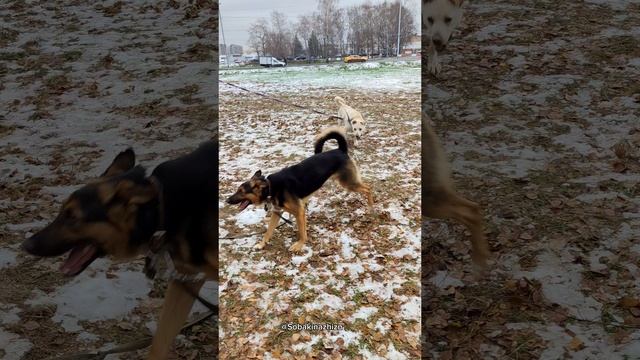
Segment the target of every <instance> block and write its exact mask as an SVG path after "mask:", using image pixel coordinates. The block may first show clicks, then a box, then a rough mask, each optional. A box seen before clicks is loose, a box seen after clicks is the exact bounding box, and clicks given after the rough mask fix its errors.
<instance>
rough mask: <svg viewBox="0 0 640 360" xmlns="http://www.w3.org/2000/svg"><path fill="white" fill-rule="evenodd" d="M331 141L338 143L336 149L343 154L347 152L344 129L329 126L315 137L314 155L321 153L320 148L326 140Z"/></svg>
mask: <svg viewBox="0 0 640 360" xmlns="http://www.w3.org/2000/svg"><path fill="white" fill-rule="evenodd" d="M331 139H334V140H336V141H337V142H338V149H339V150H340V151H342V152H344V153H345V154H346V153H347V152H348V146H347V137H346V135H345V128H343V127H341V126H331V127H328V128H326V129H324V130H322V132H321V133H320V134H318V136H316V145H315V153H316V154H319V153H321V152H322V148H323V147H324V143H325V142H327V140H331Z"/></svg>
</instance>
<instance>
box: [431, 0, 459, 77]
mask: <svg viewBox="0 0 640 360" xmlns="http://www.w3.org/2000/svg"><path fill="white" fill-rule="evenodd" d="M465 2H466V1H465V0H422V24H423V25H424V26H426V31H424V34H426V36H427V38H428V39H429V48H428V49H427V55H428V56H429V60H428V61H427V70H429V72H430V73H431V74H434V75H437V74H439V73H440V71H441V70H442V65H440V60H439V59H438V52H442V51H443V50H444V49H445V48H446V47H447V43H448V42H449V40H450V39H451V34H452V33H453V31H454V30H455V29H456V28H457V27H458V25H460V21H461V20H462V11H463V10H462V6H463V5H464V3H465Z"/></svg>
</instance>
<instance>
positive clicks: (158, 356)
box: [147, 280, 204, 360]
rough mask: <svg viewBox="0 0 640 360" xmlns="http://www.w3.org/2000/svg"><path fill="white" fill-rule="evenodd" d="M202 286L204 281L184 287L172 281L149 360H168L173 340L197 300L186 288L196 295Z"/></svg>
mask: <svg viewBox="0 0 640 360" xmlns="http://www.w3.org/2000/svg"><path fill="white" fill-rule="evenodd" d="M202 284H204V281H199V282H195V283H188V284H184V285H183V284H182V283H180V282H178V281H177V280H172V281H171V282H170V283H169V286H168V287H167V292H166V293H165V295H164V304H162V312H161V314H160V321H159V322H158V328H157V330H156V334H155V336H154V337H153V342H152V344H151V350H150V351H149V356H148V357H147V359H148V360H164V359H167V357H168V355H169V349H170V348H171V345H172V344H173V340H174V339H175V338H176V336H177V335H178V333H179V332H180V329H181V328H182V326H183V325H184V323H185V321H186V320H187V317H188V316H189V312H190V311H191V307H192V306H193V301H194V300H195V299H194V298H193V296H191V294H189V292H187V290H186V289H185V288H184V286H189V287H190V288H191V289H192V291H193V292H194V293H198V292H199V291H200V288H201V287H202Z"/></svg>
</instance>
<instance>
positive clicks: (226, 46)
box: [218, 2, 229, 69]
mask: <svg viewBox="0 0 640 360" xmlns="http://www.w3.org/2000/svg"><path fill="white" fill-rule="evenodd" d="M218 5H219V9H220V8H222V2H220V3H219V4H218ZM218 18H219V19H220V31H221V32H222V41H223V42H224V51H225V53H226V55H227V69H228V68H229V44H227V40H226V39H225V38H224V28H223V27H222V11H219V10H218Z"/></svg>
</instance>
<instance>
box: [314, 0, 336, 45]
mask: <svg viewBox="0 0 640 360" xmlns="http://www.w3.org/2000/svg"><path fill="white" fill-rule="evenodd" d="M339 13H340V11H339V8H338V0H318V12H317V22H318V34H319V35H320V42H321V43H322V55H323V56H324V57H325V58H328V57H329V56H330V55H334V52H335V38H336V25H337V24H336V19H337V18H338V17H339Z"/></svg>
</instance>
